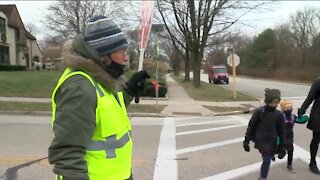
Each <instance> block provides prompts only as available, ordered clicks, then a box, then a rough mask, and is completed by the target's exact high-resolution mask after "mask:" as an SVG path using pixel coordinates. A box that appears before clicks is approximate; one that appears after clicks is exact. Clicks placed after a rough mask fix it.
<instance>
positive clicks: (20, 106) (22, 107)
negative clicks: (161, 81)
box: [0, 101, 166, 113]
mask: <svg viewBox="0 0 320 180" xmlns="http://www.w3.org/2000/svg"><path fill="white" fill-rule="evenodd" d="M165 107H166V105H158V106H157V105H140V104H134V103H132V104H130V106H129V107H128V108H127V111H128V112H145V113H160V112H161V111H162V110H163V109H164V108H165ZM0 110H6V111H51V103H33V102H32V103H29V102H4V101H0Z"/></svg>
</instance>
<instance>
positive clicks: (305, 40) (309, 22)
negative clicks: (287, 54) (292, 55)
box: [290, 7, 319, 66]
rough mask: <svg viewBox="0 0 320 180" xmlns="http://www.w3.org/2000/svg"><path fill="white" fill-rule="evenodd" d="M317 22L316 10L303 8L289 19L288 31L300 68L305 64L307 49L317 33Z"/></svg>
mask: <svg viewBox="0 0 320 180" xmlns="http://www.w3.org/2000/svg"><path fill="white" fill-rule="evenodd" d="M318 21H319V19H317V10H316V9H315V8H312V7H304V8H303V9H301V10H298V11H297V12H296V14H294V15H293V16H291V18H290V29H291V32H292V35H293V38H294V40H295V43H296V48H297V49H296V53H297V54H296V55H297V56H298V57H299V58H300V62H301V65H302V66H305V64H306V59H307V56H308V49H309V48H310V47H311V46H312V41H313V39H314V38H315V37H316V35H317V33H318V28H319V23H318ZM316 23H318V24H316Z"/></svg>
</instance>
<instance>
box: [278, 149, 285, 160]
mask: <svg viewBox="0 0 320 180" xmlns="http://www.w3.org/2000/svg"><path fill="white" fill-rule="evenodd" d="M284 156H286V151H285V150H281V151H280V152H279V154H278V158H279V159H282V158H284Z"/></svg>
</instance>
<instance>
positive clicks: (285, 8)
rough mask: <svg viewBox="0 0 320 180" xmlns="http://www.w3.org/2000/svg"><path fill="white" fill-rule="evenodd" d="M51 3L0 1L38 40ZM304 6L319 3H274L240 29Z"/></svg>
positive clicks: (254, 29) (281, 18)
mask: <svg viewBox="0 0 320 180" xmlns="http://www.w3.org/2000/svg"><path fill="white" fill-rule="evenodd" d="M52 3H54V1H2V0H1V1H0V4H16V5H17V7H18V10H19V13H20V16H21V19H22V21H23V23H24V24H25V25H26V24H28V23H32V24H34V25H36V26H37V27H38V28H39V30H40V31H42V32H41V33H39V34H35V36H36V37H37V38H38V39H41V38H43V37H44V33H43V31H44V25H43V24H42V23H41V20H42V19H43V17H44V14H45V13H46V9H47V8H48V6H49V5H50V4H52ZM137 3H139V1H137ZM306 5H307V6H312V7H317V8H319V9H320V1H276V3H274V5H272V8H270V9H269V10H266V11H265V12H263V13H261V12H259V13H251V14H248V15H247V16H244V17H243V18H242V20H250V21H247V23H246V24H249V25H250V26H251V27H241V28H240V29H241V30H243V31H246V32H247V33H249V34H255V35H256V34H258V33H260V32H261V31H262V30H264V29H265V28H272V27H274V26H276V25H279V24H281V23H283V22H286V21H288V19H289V17H290V15H292V14H293V13H294V12H296V10H298V9H299V8H302V7H304V6H306ZM137 26H138V25H137Z"/></svg>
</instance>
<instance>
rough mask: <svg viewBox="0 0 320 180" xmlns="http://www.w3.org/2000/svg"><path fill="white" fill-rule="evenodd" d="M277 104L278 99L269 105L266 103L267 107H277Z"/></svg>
mask: <svg viewBox="0 0 320 180" xmlns="http://www.w3.org/2000/svg"><path fill="white" fill-rule="evenodd" d="M278 104H279V99H274V100H272V102H271V103H268V105H269V106H272V107H277V106H278Z"/></svg>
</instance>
